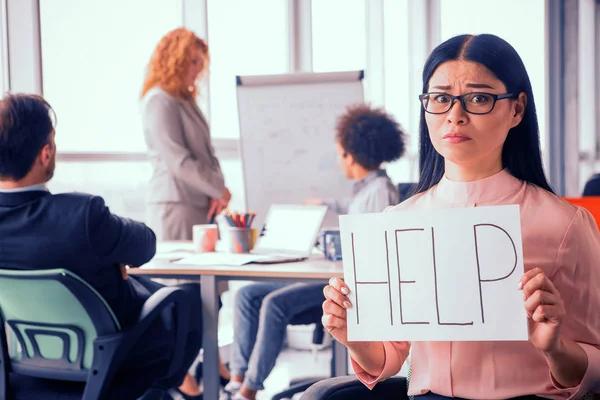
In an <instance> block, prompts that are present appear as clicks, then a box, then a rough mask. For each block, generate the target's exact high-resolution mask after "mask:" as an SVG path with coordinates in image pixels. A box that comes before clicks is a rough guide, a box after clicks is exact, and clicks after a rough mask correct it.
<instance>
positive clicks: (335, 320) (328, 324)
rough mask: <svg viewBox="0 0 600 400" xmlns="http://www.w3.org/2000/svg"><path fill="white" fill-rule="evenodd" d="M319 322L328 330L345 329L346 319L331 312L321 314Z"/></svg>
mask: <svg viewBox="0 0 600 400" xmlns="http://www.w3.org/2000/svg"><path fill="white" fill-rule="evenodd" d="M321 322H322V323H323V326H324V327H325V329H327V330H328V331H330V330H332V329H346V320H345V319H343V318H340V317H337V316H335V315H333V314H323V316H322V317H321Z"/></svg>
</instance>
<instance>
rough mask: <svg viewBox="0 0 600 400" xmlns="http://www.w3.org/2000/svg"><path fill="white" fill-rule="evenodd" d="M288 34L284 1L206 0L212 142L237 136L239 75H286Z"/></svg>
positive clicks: (285, 3) (287, 68)
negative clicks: (237, 78) (237, 79)
mask: <svg viewBox="0 0 600 400" xmlns="http://www.w3.org/2000/svg"><path fill="white" fill-rule="evenodd" d="M287 29H288V24H287V2H286V1H281V0H252V1H248V0H209V1H208V44H209V48H210V53H211V61H210V71H209V76H210V119H211V134H212V137H214V138H235V139H237V138H238V137H239V126H238V115H237V99H236V90H235V89H236V80H235V78H236V76H237V75H268V74H278V73H285V72H288V70H289V62H288V60H289V57H288V32H287Z"/></svg>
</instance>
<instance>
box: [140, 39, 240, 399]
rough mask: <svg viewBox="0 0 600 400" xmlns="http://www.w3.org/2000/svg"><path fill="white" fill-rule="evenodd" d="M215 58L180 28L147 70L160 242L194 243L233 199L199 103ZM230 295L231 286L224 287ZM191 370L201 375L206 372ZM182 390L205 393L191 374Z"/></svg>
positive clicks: (146, 118)
mask: <svg viewBox="0 0 600 400" xmlns="http://www.w3.org/2000/svg"><path fill="white" fill-rule="evenodd" d="M209 59H210V57H209V54H208V45H207V44H206V42H205V41H204V40H202V39H200V38H199V37H198V36H196V35H195V34H194V33H193V32H191V31H189V30H187V29H185V28H177V29H175V30H172V31H171V32H169V33H167V34H166V35H165V36H164V37H163V38H162V39H161V40H160V42H158V45H157V46H156V48H155V49H154V52H153V54H152V57H151V58H150V62H149V64H148V66H147V71H146V78H145V80H144V86H143V89H142V126H143V129H144V138H145V140H146V146H147V147H148V155H149V157H150V161H151V163H152V168H153V172H152V178H151V179H150V188H149V194H148V200H147V201H148V205H147V213H146V214H147V215H146V224H147V225H148V226H149V227H150V228H152V230H154V233H155V234H156V238H157V240H158V241H165V240H192V227H193V226H194V225H197V224H206V223H209V222H210V221H211V220H212V219H213V217H214V216H215V215H216V214H218V213H219V212H221V210H222V209H223V208H225V207H227V204H228V203H229V200H230V199H231V193H229V190H228V189H227V187H225V180H224V178H223V173H222V172H221V166H220V165H219V161H218V160H217V157H216V156H215V151H214V149H213V146H212V143H211V139H210V129H209V126H208V122H207V121H206V119H205V118H204V115H203V114H202V111H200V108H199V107H198V105H197V103H196V97H197V96H198V86H197V82H198V81H199V80H200V78H201V77H202V76H203V75H204V73H205V72H206V71H207V69H208V62H209ZM224 290H226V283H225V285H223V286H221V287H220V292H223V291H224ZM190 370H191V371H190V372H191V373H192V374H196V375H197V371H198V370H201V368H196V366H192V368H190ZM219 374H220V375H221V378H222V381H223V382H224V384H225V383H226V382H227V381H228V378H229V371H228V370H227V368H226V367H225V366H224V365H223V363H222V362H221V361H219ZM186 385H187V386H186ZM182 388H183V389H187V393H185V391H182V390H181V389H182ZM182 388H180V391H181V394H182V395H184V397H185V396H186V395H188V394H198V393H199V389H198V387H197V385H196V383H195V382H194V381H193V380H192V379H191V377H190V375H188V376H187V377H186V381H185V382H184V385H183V386H182ZM186 398H192V397H190V396H188V397H186Z"/></svg>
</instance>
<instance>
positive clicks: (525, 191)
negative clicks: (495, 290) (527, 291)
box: [352, 170, 600, 399]
mask: <svg viewBox="0 0 600 400" xmlns="http://www.w3.org/2000/svg"><path fill="white" fill-rule="evenodd" d="M507 204H519V205H520V209H521V227H522V236H523V256H524V265H525V270H526V271H527V270H530V269H532V268H535V267H539V268H541V269H542V270H543V271H544V272H545V273H546V275H547V276H548V277H549V278H550V279H551V280H552V282H553V283H554V285H555V286H556V288H557V289H558V291H559V292H560V294H561V297H562V299H563V301H564V304H565V308H566V317H565V319H564V321H563V325H562V327H561V333H562V334H563V335H565V336H566V337H568V338H570V339H572V340H574V341H576V342H577V343H579V344H580V346H581V347H582V348H583V350H584V351H585V353H586V354H587V358H588V367H587V371H586V373H585V376H584V377H583V380H582V381H581V383H580V385H579V386H577V387H571V388H561V387H560V386H558V384H557V383H556V382H555V381H554V379H553V378H552V376H551V374H550V369H549V368H548V365H547V363H546V361H545V360H544V358H543V356H542V354H541V353H540V351H538V350H537V349H536V348H535V347H534V346H533V345H532V344H531V343H530V342H414V343H412V344H411V343H410V342H384V349H385V364H384V367H383V370H382V371H381V373H380V374H379V376H372V375H369V374H368V373H366V372H365V371H364V370H363V369H362V368H361V367H360V366H359V365H358V364H357V363H356V362H355V361H354V360H352V365H353V367H354V370H355V371H356V373H357V375H358V378H359V379H360V380H361V381H362V382H363V383H364V384H365V385H366V386H368V387H369V388H372V387H373V386H375V384H376V383H377V382H380V381H382V380H385V379H386V378H389V377H390V376H393V375H395V374H397V373H398V371H399V370H400V368H401V366H402V364H403V363H404V360H405V359H406V358H407V356H408V354H409V350H410V349H411V347H412V351H411V367H412V374H411V378H410V386H409V390H408V393H409V394H410V395H417V394H422V393H427V392H428V391H432V392H434V393H437V394H440V395H444V396H450V397H465V398H473V399H506V398H510V397H518V396H522V395H525V394H536V395H539V396H543V397H548V398H553V399H566V398H569V399H570V398H579V397H581V396H583V395H584V394H585V393H587V392H589V391H592V390H599V389H600V350H599V345H600V233H599V232H598V227H597V225H596V222H595V221H594V218H593V217H592V216H591V214H590V213H589V212H588V211H587V210H585V209H583V208H579V207H575V206H573V205H571V204H569V203H567V202H566V201H564V200H562V199H561V198H560V197H558V196H555V195H553V194H551V193H549V192H547V191H545V190H543V189H541V188H539V187H537V186H534V185H531V184H528V183H525V182H523V181H520V180H518V179H516V178H515V177H513V176H512V175H510V174H509V173H508V172H507V171H506V170H503V171H501V172H499V173H497V174H495V175H493V176H491V177H488V178H485V179H482V180H479V181H475V182H453V181H450V180H448V179H447V178H445V177H444V178H443V179H442V180H441V181H440V183H439V184H438V185H436V186H435V187H433V188H431V189H430V190H428V191H426V192H423V193H421V194H418V195H416V196H414V197H412V198H410V199H408V200H406V201H405V202H403V203H402V204H399V205H397V206H395V207H392V208H388V209H386V211H390V212H393V211H404V210H417V209H434V208H438V209H439V208H453V207H478V206H493V205H507Z"/></svg>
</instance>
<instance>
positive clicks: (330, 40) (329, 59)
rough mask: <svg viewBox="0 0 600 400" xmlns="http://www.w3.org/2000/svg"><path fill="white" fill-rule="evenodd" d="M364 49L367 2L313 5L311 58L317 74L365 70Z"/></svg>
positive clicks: (336, 1) (320, 1) (335, 1)
mask: <svg viewBox="0 0 600 400" xmlns="http://www.w3.org/2000/svg"><path fill="white" fill-rule="evenodd" d="M365 46H366V4H365V0H326V1H323V0H317V1H313V2H312V47H313V48H312V50H313V56H312V58H313V70H314V71H315V72H335V71H359V70H364V69H365V65H366V52H365V48H366V47H365Z"/></svg>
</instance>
